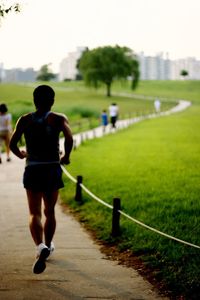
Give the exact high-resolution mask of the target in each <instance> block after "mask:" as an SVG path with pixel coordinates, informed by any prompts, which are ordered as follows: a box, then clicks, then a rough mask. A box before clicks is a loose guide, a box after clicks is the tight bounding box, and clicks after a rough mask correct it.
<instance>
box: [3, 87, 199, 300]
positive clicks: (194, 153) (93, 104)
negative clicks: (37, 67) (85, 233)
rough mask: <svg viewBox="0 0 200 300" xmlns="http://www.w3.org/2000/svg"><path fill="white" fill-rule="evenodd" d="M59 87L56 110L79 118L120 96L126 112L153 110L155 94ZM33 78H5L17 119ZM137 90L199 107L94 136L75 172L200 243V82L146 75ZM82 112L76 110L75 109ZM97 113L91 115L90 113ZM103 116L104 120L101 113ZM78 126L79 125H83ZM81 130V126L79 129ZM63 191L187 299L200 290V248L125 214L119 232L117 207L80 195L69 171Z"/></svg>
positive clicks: (153, 222) (141, 214)
mask: <svg viewBox="0 0 200 300" xmlns="http://www.w3.org/2000/svg"><path fill="white" fill-rule="evenodd" d="M52 85H53V86H54V88H55V91H56V103H55V110H57V111H60V112H64V113H66V114H67V115H68V116H69V119H70V121H71V122H72V123H73V122H77V120H79V119H80V118H83V115H84V114H85V112H86V114H87V113H91V112H92V116H95V115H98V114H99V113H100V112H101V110H102V109H103V108H105V107H106V108H107V107H108V106H109V104H110V103H111V102H117V103H118V105H119V107H120V113H121V115H124V114H126V115H128V114H129V113H130V112H131V113H132V114H133V115H135V114H141V113H148V112H152V110H153V102H152V101H150V100H139V99H130V98H128V97H119V96H113V97H111V98H110V99H109V98H107V97H105V90H104V89H103V88H101V89H99V90H98V91H95V90H89V89H88V88H85V87H84V86H83V84H82V83H78V84H77V83H76V84H75V83H73V82H70V83H56V84H52ZM35 86H36V84H32V85H24V86H23V85H2V84H0V102H5V103H7V104H8V107H9V110H10V111H11V112H12V114H13V116H14V120H16V119H17V118H18V117H19V115H20V114H21V113H24V112H26V111H27V112H28V111H30V110H32V109H33V105H32V91H33V87H35ZM114 92H115V93H117V92H126V93H129V94H132V92H131V91H130V89H129V87H128V85H127V84H125V83H117V84H115V85H114V86H113V93H114ZM134 95H136V96H137V95H138V98H139V96H140V95H145V96H152V97H156V96H158V97H160V98H169V101H163V102H162V108H164V109H168V108H169V107H171V106H172V105H174V104H175V103H176V99H189V100H191V101H192V104H193V105H192V107H190V108H189V109H187V110H186V111H184V112H181V113H179V114H176V115H173V116H168V117H163V118H157V119H152V120H145V121H143V122H141V123H138V124H135V125H133V126H132V127H130V128H128V129H124V130H123V131H120V132H118V133H117V134H114V135H109V136H105V137H104V138H102V139H95V140H92V141H87V142H84V143H83V144H82V146H81V147H80V148H78V149H77V150H76V151H74V152H73V153H72V157H71V162H72V163H71V165H70V166H68V167H67V169H68V170H69V171H70V172H71V174H72V175H73V176H77V175H83V178H84V184H85V185H86V186H87V187H88V188H89V189H91V191H92V192H93V193H95V194H96V195H97V196H99V197H100V198H102V199H103V200H104V201H106V202H108V203H111V204H112V199H113V198H114V197H119V198H121V201H122V210H123V211H124V212H126V213H128V214H129V215H131V216H133V217H135V218H137V219H139V220H140V221H142V222H144V223H146V224H147V225H150V226H152V227H155V228H156V229H159V230H161V231H164V232H165V233H168V234H170V235H173V236H175V237H178V238H180V239H183V240H186V241H188V242H191V243H195V244H197V245H200V225H199V222H200V214H199V211H200V209H199V194H200V193H199V192H200V191H199V189H200V186H199V182H200V172H199V170H200V131H199V128H200V118H199V115H200V82H199V81H180V82H178V81H177V82H176V81H174V82H171V81H165V82H163V81H143V82H140V84H139V87H138V89H137V90H136V91H134ZM74 112H75V113H74ZM90 117H91V116H90ZM92 118H93V120H96V121H95V122H96V123H95V124H96V125H97V124H98V120H97V119H96V118H95V117H92ZM77 130H78V129H77ZM75 131H76V130H75ZM65 180H66V188H65V189H63V190H62V193H61V195H62V199H63V201H64V202H66V203H68V205H69V206H71V207H72V208H74V209H76V210H77V211H78V212H79V214H80V217H81V219H82V221H84V222H87V224H88V226H90V227H91V228H92V229H93V230H94V231H95V232H96V236H97V237H98V238H99V239H101V240H104V241H106V242H112V243H113V242H116V245H117V246H118V248H119V249H120V250H121V251H123V250H127V249H130V250H131V251H133V253H135V254H136V255H138V257H140V258H141V259H142V260H143V261H144V264H145V265H147V266H148V267H149V268H151V269H152V272H153V273H154V275H155V277H156V278H157V280H158V281H159V280H162V281H164V282H165V284H166V285H167V287H168V289H169V290H170V291H171V292H172V295H173V296H172V297H175V295H184V297H185V299H189V300H190V299H199V297H200V284H199V278H200V271H199V265H200V259H199V257H200V256H199V250H198V249H193V248H191V247H189V246H185V245H182V244H179V243H177V242H175V241H171V240H168V239H167V238H164V237H161V236H159V235H157V234H155V233H153V232H151V231H148V230H147V229H144V228H142V227H141V226H139V225H136V224H134V223H132V222H131V221H130V220H127V219H126V218H124V217H121V237H120V239H117V240H116V241H114V240H113V239H112V238H111V236H110V232H111V211H110V210H109V209H108V208H106V207H104V206H102V205H100V204H98V203H97V202H96V201H94V200H92V199H91V198H90V197H89V196H87V195H86V194H84V204H83V205H82V206H77V205H76V203H75V201H74V190H75V187H74V184H73V183H72V182H70V181H69V180H68V179H65Z"/></svg>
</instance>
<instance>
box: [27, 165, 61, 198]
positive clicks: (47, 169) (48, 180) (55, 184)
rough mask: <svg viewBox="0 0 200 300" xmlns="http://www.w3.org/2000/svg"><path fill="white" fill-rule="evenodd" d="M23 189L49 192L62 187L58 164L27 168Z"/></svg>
mask: <svg viewBox="0 0 200 300" xmlns="http://www.w3.org/2000/svg"><path fill="white" fill-rule="evenodd" d="M23 184H24V188H25V189H28V190H32V191H35V192H51V191H56V190H58V189H60V188H62V187H64V184H63V181H62V169H61V166H60V165H59V164H47V165H42V164H41V165H33V166H27V167H26V168H25V171H24V177H23Z"/></svg>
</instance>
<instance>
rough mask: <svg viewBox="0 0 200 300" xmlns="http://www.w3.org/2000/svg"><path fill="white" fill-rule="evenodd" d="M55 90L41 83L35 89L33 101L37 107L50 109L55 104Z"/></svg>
mask: <svg viewBox="0 0 200 300" xmlns="http://www.w3.org/2000/svg"><path fill="white" fill-rule="evenodd" d="M54 97H55V92H54V90H53V89H52V88H51V87H50V86H49V85H39V86H38V87H36V89H35V90H34V91H33V101H34V104H35V107H36V108H42V109H45V110H48V109H50V108H51V106H52V105H53V104H54Z"/></svg>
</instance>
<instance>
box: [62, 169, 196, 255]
mask: <svg viewBox="0 0 200 300" xmlns="http://www.w3.org/2000/svg"><path fill="white" fill-rule="evenodd" d="M61 168H62V170H63V172H64V173H65V174H66V175H67V176H68V177H69V178H70V179H71V180H72V181H73V182H75V183H77V180H76V179H75V178H74V177H73V176H72V175H71V174H70V173H69V172H68V171H67V170H66V169H65V168H64V166H62V165H61ZM80 186H81V187H82V188H83V189H84V191H85V192H86V193H88V194H89V195H90V196H91V197H92V198H94V199H95V200H97V201H98V202H99V203H101V204H103V205H105V206H107V207H108V208H110V209H113V206H112V205H110V204H108V203H106V202H105V201H103V200H102V199H100V198H98V197H97V196H95V195H94V194H93V193H92V192H91V191H90V190H88V189H87V188H86V187H85V186H84V185H83V184H82V183H80ZM118 212H119V213H120V214H121V215H123V216H125V217H126V218H128V219H129V220H131V221H133V222H135V223H137V224H139V225H141V226H142V227H145V228H147V229H149V230H151V231H154V232H156V233H158V234H160V235H162V236H165V237H167V238H169V239H172V240H174V241H176V242H179V243H182V244H185V245H188V246H191V247H194V248H197V249H200V246H197V245H195V244H192V243H189V242H186V241H184V240H181V239H178V238H176V237H174V236H172V235H169V234H167V233H164V232H162V231H160V230H157V229H155V228H153V227H151V226H148V225H146V224H144V223H142V222H140V221H138V220H137V219H135V218H133V217H131V216H129V215H127V214H126V213H124V212H123V211H121V210H118Z"/></svg>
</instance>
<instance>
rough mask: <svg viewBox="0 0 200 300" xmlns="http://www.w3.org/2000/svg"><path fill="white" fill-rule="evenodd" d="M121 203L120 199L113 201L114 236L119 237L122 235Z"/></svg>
mask: <svg viewBox="0 0 200 300" xmlns="http://www.w3.org/2000/svg"><path fill="white" fill-rule="evenodd" d="M120 208H121V203H120V199H119V198H114V199H113V215H112V236H113V237H117V236H119V235H120V224H119V223H120V222H119V221H120V213H119V210H120Z"/></svg>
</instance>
